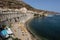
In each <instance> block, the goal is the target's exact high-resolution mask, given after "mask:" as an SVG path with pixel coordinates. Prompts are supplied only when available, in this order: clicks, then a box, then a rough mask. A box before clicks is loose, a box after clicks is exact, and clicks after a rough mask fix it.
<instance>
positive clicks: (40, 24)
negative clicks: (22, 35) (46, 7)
mask: <svg viewBox="0 0 60 40" xmlns="http://www.w3.org/2000/svg"><path fill="white" fill-rule="evenodd" d="M28 25H29V29H30V30H31V31H32V32H33V34H35V35H36V36H37V37H39V38H40V39H41V40H60V15H52V16H45V17H34V18H33V19H32V20H31V21H30V22H29V23H28Z"/></svg>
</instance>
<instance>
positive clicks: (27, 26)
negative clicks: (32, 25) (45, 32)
mask: <svg viewBox="0 0 60 40" xmlns="http://www.w3.org/2000/svg"><path fill="white" fill-rule="evenodd" d="M33 18H34V17H32V18H30V19H28V20H27V21H26V22H25V23H24V25H25V27H26V29H27V30H28V32H29V33H30V34H31V36H32V37H34V38H35V39H36V40H39V39H40V38H39V37H37V35H35V33H33V32H32V31H31V30H30V29H29V25H28V24H29V22H30V21H31V20H32V19H33ZM40 40H41V39H40Z"/></svg>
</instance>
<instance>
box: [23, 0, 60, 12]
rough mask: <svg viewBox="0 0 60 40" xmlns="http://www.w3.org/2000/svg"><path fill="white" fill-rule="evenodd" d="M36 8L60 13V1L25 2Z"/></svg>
mask: <svg viewBox="0 0 60 40" xmlns="http://www.w3.org/2000/svg"><path fill="white" fill-rule="evenodd" d="M23 1H24V2H26V3H27V4H29V5H31V6H32V7H34V8H37V9H42V10H48V11H55V12H60V0H23Z"/></svg>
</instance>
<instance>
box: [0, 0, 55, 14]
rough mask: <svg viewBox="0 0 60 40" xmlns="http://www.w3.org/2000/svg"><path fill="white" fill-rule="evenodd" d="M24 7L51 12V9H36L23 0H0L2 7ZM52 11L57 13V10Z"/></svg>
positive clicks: (0, 6)
mask: <svg viewBox="0 0 60 40" xmlns="http://www.w3.org/2000/svg"><path fill="white" fill-rule="evenodd" d="M22 7H25V8H27V9H28V10H31V11H37V12H41V11H43V12H45V13H46V12H50V11H45V10H38V9H35V8H33V7H32V6H30V5H28V4H26V3H25V2H23V1H22V0H0V8H10V9H16V8H17V9H20V8H22ZM51 13H55V12H51Z"/></svg>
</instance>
